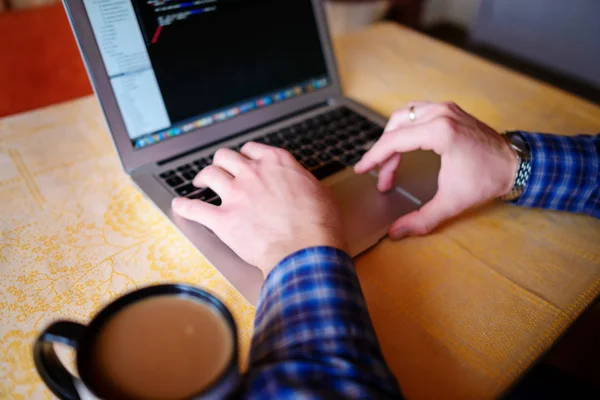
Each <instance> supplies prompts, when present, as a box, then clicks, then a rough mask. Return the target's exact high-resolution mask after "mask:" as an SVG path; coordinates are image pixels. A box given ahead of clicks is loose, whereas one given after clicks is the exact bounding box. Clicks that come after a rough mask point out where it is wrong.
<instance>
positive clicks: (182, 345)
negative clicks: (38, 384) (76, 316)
mask: <svg viewBox="0 0 600 400" xmlns="http://www.w3.org/2000/svg"><path fill="white" fill-rule="evenodd" d="M55 343H60V344H66V345H68V346H71V347H73V348H74V349H75V350H76V358H75V359H76V366H77V370H78V372H79V378H76V377H74V376H73V375H71V374H70V373H69V372H68V371H67V370H66V369H65V367H64V365H63V364H62V363H61V362H60V360H59V359H58V357H57V355H56V353H55V351H54V344H55ZM33 358H34V361H35V366H36V368H37V371H38V373H39V374H40V376H41V378H42V380H43V381H44V383H45V384H46V385H47V386H48V388H49V389H50V390H51V391H52V392H53V393H54V394H55V395H56V396H57V397H58V398H60V399H65V400H84V399H87V398H100V399H113V398H171V397H172V398H194V399H196V398H203V399H221V398H224V397H227V396H228V395H230V394H232V393H233V392H234V391H235V390H236V389H237V387H238V384H239V380H240V374H239V369H238V348H237V330H236V327H235V322H234V320H233V317H232V316H231V313H230V312H229V311H228V310H227V308H226V307H225V305H223V303H221V302H220V301H219V300H218V299H217V298H216V297H214V296H213V295H211V294H209V293H207V292H205V291H203V290H201V289H198V288H194V287H191V286H187V285H159V286H152V287H147V288H144V289H140V290H137V291H134V292H131V293H129V294H126V295H125V296H123V297H120V298H119V299H117V300H115V301H113V302H112V303H110V304H109V305H107V306H106V307H104V308H103V309H102V310H101V311H100V312H99V313H98V314H97V315H96V316H95V317H94V318H93V319H92V321H91V322H90V323H89V325H87V326H84V325H82V324H79V323H76V322H71V321H57V322H54V323H52V324H51V325H50V326H49V327H47V328H46V329H45V330H44V332H42V333H41V335H40V336H39V337H38V338H37V340H36V342H35V344H34V347H33ZM199 382H204V383H199ZM161 385H162V386H161ZM178 385H179V386H178ZM191 385H202V387H193V386H191ZM144 393H146V394H149V396H146V394H144Z"/></svg>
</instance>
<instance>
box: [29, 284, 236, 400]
mask: <svg viewBox="0 0 600 400" xmlns="http://www.w3.org/2000/svg"><path fill="white" fill-rule="evenodd" d="M156 296H177V297H182V298H185V299H188V300H194V301H197V302H199V303H201V304H203V305H206V306H209V307H212V308H213V309H214V310H215V311H217V312H218V313H219V314H220V315H221V316H222V317H223V319H224V320H225V322H226V323H227V325H228V326H229V328H230V331H231V334H232V335H233V352H232V355H231V359H230V360H229V362H228V364H227V367H226V368H225V370H224V371H223V372H222V373H221V375H220V376H219V378H218V379H217V380H216V381H215V382H214V383H213V384H212V385H211V386H210V387H208V388H204V389H203V390H202V391H201V392H200V393H198V394H196V395H194V396H192V398H194V399H196V398H198V399H200V398H201V399H222V398H225V397H228V396H230V395H231V394H232V393H234V392H235V391H236V389H237V387H238V384H239V380H240V373H239V367H238V344H237V330H236V326H235V321H234V320H233V317H232V316H231V313H230V312H229V310H227V308H226V307H225V305H224V304H223V303H222V302H221V301H219V300H218V299H217V298H216V297H214V296H213V295H211V294H210V293H207V292H205V291H204V290H201V289H198V288H195V287H192V286H187V285H159V286H151V287H147V288H144V289H140V290H136V291H134V292H131V293H129V294H126V295H125V296H123V297H120V298H118V299H117V300H115V301H113V302H112V303H110V304H109V305H107V306H106V307H104V308H103V309H102V310H101V311H100V312H99V313H98V314H97V315H96V316H95V317H94V318H93V319H92V321H91V322H90V323H89V325H88V326H85V325H82V324H79V323H77V322H71V321H57V322H54V323H52V324H51V325H50V326H48V327H47V328H46V329H45V330H44V331H43V332H42V333H41V334H40V336H39V337H38V338H37V340H36V342H35V344H34V346H33V359H34V362H35V367H36V369H37V371H38V373H39V374H40V376H41V378H42V380H43V381H44V383H45V384H46V385H47V386H48V388H49V389H50V390H51V391H52V392H53V393H54V394H55V395H56V396H57V397H58V398H59V399H63V400H84V399H85V398H102V393H103V389H102V388H100V387H97V382H96V380H95V379H93V377H92V371H91V364H92V363H91V362H90V361H91V357H93V356H92V354H93V352H92V350H93V345H94V339H95V338H96V335H97V334H98V333H99V332H100V331H101V329H102V328H103V327H104V326H105V323H106V322H108V321H109V320H110V318H111V317H112V316H114V315H116V314H117V313H118V312H119V311H121V310H123V309H124V308H125V307H127V306H129V305H131V304H133V303H135V302H138V301H140V300H145V299H149V298H152V297H156ZM55 343H60V344H66V345H68V346H71V347H73V348H74V349H75V351H76V366H77V370H78V372H79V376H80V379H78V378H76V377H74V376H73V375H71V374H70V373H69V372H68V371H67V370H66V368H65V367H64V365H63V364H62V363H61V362H60V360H59V359H58V357H57V355H56V352H55V351H54V344H55Z"/></svg>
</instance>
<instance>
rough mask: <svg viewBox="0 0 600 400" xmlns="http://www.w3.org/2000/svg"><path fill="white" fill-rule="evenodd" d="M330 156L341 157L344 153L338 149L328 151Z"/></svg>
mask: <svg viewBox="0 0 600 400" xmlns="http://www.w3.org/2000/svg"><path fill="white" fill-rule="evenodd" d="M328 152H329V154H331V155H332V156H341V155H342V154H343V153H344V152H343V151H342V150H340V149H338V148H337V147H334V148H332V149H329V150H328Z"/></svg>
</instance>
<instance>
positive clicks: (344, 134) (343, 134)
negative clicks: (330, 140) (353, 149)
mask: <svg viewBox="0 0 600 400" xmlns="http://www.w3.org/2000/svg"><path fill="white" fill-rule="evenodd" d="M335 135H336V136H337V138H338V139H339V140H347V139H348V138H350V135H349V134H348V131H347V130H346V129H338V130H337V131H335Z"/></svg>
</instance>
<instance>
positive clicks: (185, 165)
mask: <svg viewBox="0 0 600 400" xmlns="http://www.w3.org/2000/svg"><path fill="white" fill-rule="evenodd" d="M190 168H192V166H191V165H190V164H184V165H182V166H181V167H177V171H179V172H182V171H185V170H186V169H190Z"/></svg>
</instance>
